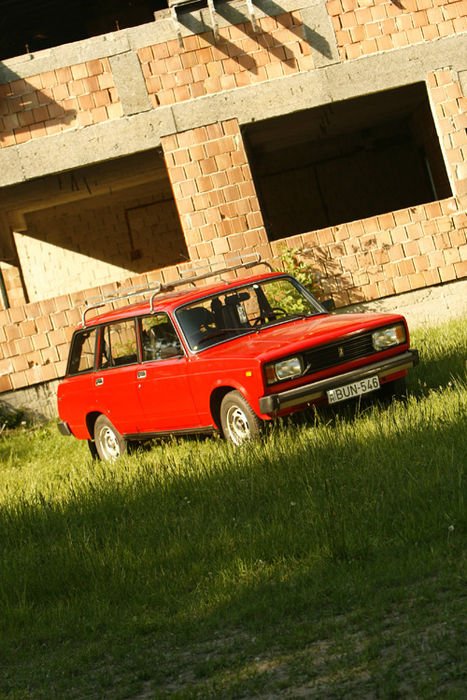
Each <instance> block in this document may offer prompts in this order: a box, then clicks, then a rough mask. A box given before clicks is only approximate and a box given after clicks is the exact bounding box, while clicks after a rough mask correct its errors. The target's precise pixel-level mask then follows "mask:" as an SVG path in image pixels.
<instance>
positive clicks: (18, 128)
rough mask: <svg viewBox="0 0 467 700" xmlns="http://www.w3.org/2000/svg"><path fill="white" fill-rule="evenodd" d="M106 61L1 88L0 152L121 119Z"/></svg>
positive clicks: (92, 62)
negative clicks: (10, 147) (73, 130)
mask: <svg viewBox="0 0 467 700" xmlns="http://www.w3.org/2000/svg"><path fill="white" fill-rule="evenodd" d="M122 113H123V112H122V107H121V104H120V102H119V99H118V95H117V92H116V89H115V85H114V80H113V76H112V72H111V69H110V63H109V60H108V59H107V58H103V59H97V60H94V61H87V62H85V63H79V64H76V65H73V66H66V67H64V68H59V69H57V70H51V71H47V72H46V73H40V74H39V75H36V76H32V77H30V78H28V79H27V80H13V81H11V82H9V83H5V84H3V85H0V148H7V147H8V146H14V145H16V144H21V143H24V142H25V141H29V140H30V139H33V138H42V137H43V136H47V135H49V134H54V133H57V132H58V131H64V130H66V129H73V128H81V127H85V126H88V125H90V124H97V123H98V122H102V121H106V120H107V119H116V118H118V117H121V116H122Z"/></svg>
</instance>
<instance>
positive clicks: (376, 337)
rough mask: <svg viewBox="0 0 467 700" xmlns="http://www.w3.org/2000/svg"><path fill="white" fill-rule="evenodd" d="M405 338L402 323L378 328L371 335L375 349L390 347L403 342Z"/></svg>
mask: <svg viewBox="0 0 467 700" xmlns="http://www.w3.org/2000/svg"><path fill="white" fill-rule="evenodd" d="M406 339H407V336H406V335H405V328H404V326H403V325H402V323H398V324H397V326H390V327H389V328H380V329H379V330H377V331H375V332H374V333H372V335H371V340H372V342H373V347H374V349H375V350H385V349H386V348H391V347H392V346H393V345H400V344H401V343H405V341H406Z"/></svg>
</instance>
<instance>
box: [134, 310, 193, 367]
mask: <svg viewBox="0 0 467 700" xmlns="http://www.w3.org/2000/svg"><path fill="white" fill-rule="evenodd" d="M141 339H142V348H143V362H148V361H149V360H166V359H167V358H169V357H177V356H179V355H182V354H183V350H182V346H181V344H180V340H179V338H178V335H177V332H176V330H175V328H174V327H173V325H172V321H171V320H170V319H169V317H168V316H167V314H156V315H154V316H145V317H144V318H142V319H141Z"/></svg>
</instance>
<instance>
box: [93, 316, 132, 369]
mask: <svg viewBox="0 0 467 700" xmlns="http://www.w3.org/2000/svg"><path fill="white" fill-rule="evenodd" d="M137 360H138V350H137V343H136V326H135V322H134V320H133V319H131V320H129V321H118V322H117V323H110V324H109V325H108V326H104V327H103V328H102V335H101V339H100V352H99V367H100V368H101V369H105V368H106V367H118V366H121V365H131V364H134V363H135V362H137Z"/></svg>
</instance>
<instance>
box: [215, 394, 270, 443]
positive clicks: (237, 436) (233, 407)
mask: <svg viewBox="0 0 467 700" xmlns="http://www.w3.org/2000/svg"><path fill="white" fill-rule="evenodd" d="M221 425H222V432H223V433H224V437H225V439H226V440H228V441H229V442H231V443H232V444H234V445H237V446H238V445H241V444H242V443H244V442H246V441H247V440H251V439H252V438H255V437H257V436H258V435H259V432H260V428H261V422H260V420H259V418H258V416H257V415H256V413H255V412H254V411H253V409H252V408H251V406H250V404H249V403H248V401H247V400H246V399H245V398H244V397H243V396H242V395H241V393H240V392H239V391H230V392H229V393H228V394H226V395H225V396H224V398H223V400H222V403H221Z"/></svg>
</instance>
